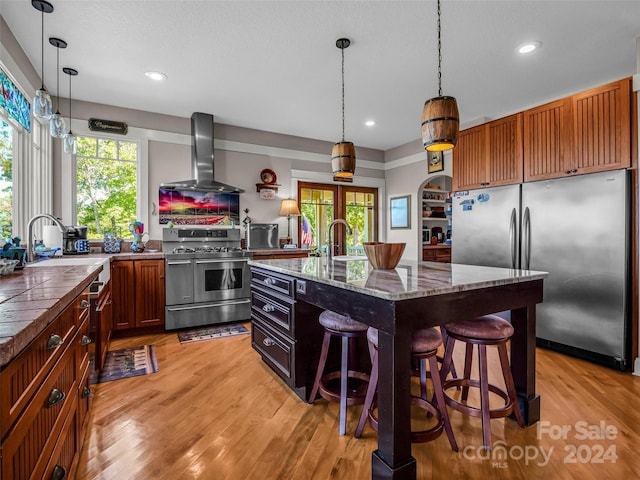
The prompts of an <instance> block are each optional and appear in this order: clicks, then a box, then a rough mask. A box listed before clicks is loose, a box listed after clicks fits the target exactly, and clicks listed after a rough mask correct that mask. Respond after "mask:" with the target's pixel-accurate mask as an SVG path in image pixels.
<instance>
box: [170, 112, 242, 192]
mask: <svg viewBox="0 0 640 480" xmlns="http://www.w3.org/2000/svg"><path fill="white" fill-rule="evenodd" d="M214 160H215V159H214V153H213V115H210V114H208V113H200V112H195V113H194V114H193V115H191V171H192V173H193V177H194V178H193V180H182V181H179V182H170V183H162V184H160V188H161V189H163V190H183V189H189V190H205V191H212V192H221V193H244V190H243V189H241V188H238V187H233V186H231V185H227V184H225V183H221V182H217V181H216V180H215V178H214V175H215V171H214Z"/></svg>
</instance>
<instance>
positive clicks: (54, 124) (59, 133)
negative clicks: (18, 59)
mask: <svg viewBox="0 0 640 480" xmlns="http://www.w3.org/2000/svg"><path fill="white" fill-rule="evenodd" d="M49 43H50V44H51V45H53V46H54V47H56V48H57V49H58V50H57V51H56V53H57V60H56V113H54V114H53V115H51V120H50V121H49V132H50V133H51V136H52V137H53V138H64V136H65V135H66V134H67V126H66V125H65V123H64V118H63V117H62V115H60V74H59V70H60V49H61V48H67V42H65V41H64V40H61V39H59V38H54V37H51V38H49Z"/></svg>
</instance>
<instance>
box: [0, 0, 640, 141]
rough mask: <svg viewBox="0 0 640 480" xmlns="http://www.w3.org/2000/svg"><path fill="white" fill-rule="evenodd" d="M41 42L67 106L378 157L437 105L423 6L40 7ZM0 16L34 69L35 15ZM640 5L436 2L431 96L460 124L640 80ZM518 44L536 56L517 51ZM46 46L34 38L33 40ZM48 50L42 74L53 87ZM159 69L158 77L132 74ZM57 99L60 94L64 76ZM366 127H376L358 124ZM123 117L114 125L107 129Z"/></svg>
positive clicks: (125, 0) (82, 1)
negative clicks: (205, 119)
mask: <svg viewBox="0 0 640 480" xmlns="http://www.w3.org/2000/svg"><path fill="white" fill-rule="evenodd" d="M51 3H52V4H53V5H54V8H55V11H54V12H53V13H52V14H49V15H45V23H44V31H45V39H47V38H48V37H49V36H57V37H59V38H62V39H63V40H65V41H67V42H68V44H69V47H68V48H67V49H66V50H62V51H61V52H60V64H61V65H60V66H61V67H63V66H69V67H73V68H76V69H77V70H78V71H79V72H80V75H79V76H78V77H75V78H74V80H73V85H72V87H73V90H72V92H73V98H78V99H81V100H86V101H91V102H98V103H104V104H109V105H117V106H122V107H128V108H133V109H138V110H145V111H150V112H159V113H164V114H169V115H177V116H180V117H189V116H190V115H191V113H192V112H194V111H202V112H206V113H212V114H214V115H215V117H216V122H218V123H225V124H229V125H238V126H242V127H248V128H255V129H260V130H266V131H272V132H278V133H286V134H291V135H298V136H302V137H310V138H316V139H321V140H327V141H332V142H335V141H338V140H340V139H341V122H342V119H341V112H340V109H341V103H340V102H341V100H340V95H341V86H340V75H341V74H340V61H341V60H340V50H339V49H338V48H336V46H335V41H336V39H338V38H340V37H348V38H350V39H351V41H352V43H351V46H350V47H349V48H348V49H347V50H345V84H346V85H345V97H346V99H345V103H346V107H345V108H346V112H345V116H346V139H347V140H350V141H353V142H354V143H355V144H356V145H357V146H364V147H370V148H376V149H382V150H386V149H389V148H392V147H395V146H398V145H402V144H404V143H407V142H410V141H414V140H416V139H419V138H420V116H421V113H422V105H423V104H424V101H425V100H426V99H428V98H430V97H433V96H436V95H437V93H438V87H437V50H436V45H437V44H436V35H437V33H436V32H437V30H436V25H437V23H436V15H435V13H436V2H435V0H428V1H427V0H425V1H374V0H369V1H313V0H310V1H301V0H289V1H242V0H237V1H221V0H212V1H186V0H183V1H168V0H146V1H142V0H137V1H136V0H107V1H104V0H92V1H87V0H51ZM0 14H1V15H2V16H3V17H4V19H5V21H6V22H7V24H8V25H9V28H10V29H11V31H12V32H13V34H14V36H15V37H16V38H17V40H18V42H19V43H20V45H21V46H22V48H23V49H24V51H25V52H26V54H27V56H28V57H29V59H30V60H31V62H32V64H33V65H34V66H35V68H36V70H37V71H38V72H39V71H40V13H39V12H38V11H36V10H35V9H34V8H33V7H32V6H31V2H30V1H27V0H2V1H1V2H0ZM638 35H640V1H637V0H636V1H613V0H611V1H565V0H553V1H551V0H549V1H544V0H542V1H541V0H537V1H530V0H511V1H497V0H493V1H481V0H468V1H464V0H443V1H442V54H443V94H445V95H453V96H455V97H457V99H458V105H459V109H460V118H461V122H462V123H463V124H465V123H470V122H474V121H477V120H478V119H481V118H498V117H501V116H504V115H507V114H509V113H513V112H516V111H519V110H523V109H525V108H527V107H530V106H533V105H537V104H541V103H544V102H546V101H548V100H552V99H555V98H559V97H562V96H565V95H568V94H570V93H574V92H577V91H581V90H585V89H587V88H590V87H594V86H597V85H601V84H604V83H607V82H609V81H611V80H617V79H619V78H622V77H625V76H630V75H633V74H635V73H636V72H637V70H638V69H637V66H636V40H635V37H636V36H638ZM529 40H538V41H541V42H542V43H543V47H542V49H541V50H539V51H537V52H535V53H533V54H531V55H529V56H526V57H524V56H519V55H518V54H516V52H515V48H516V47H517V46H518V45H520V44H521V43H523V42H525V41H529ZM45 42H46V40H45ZM55 69H56V55H55V48H54V47H52V46H51V45H49V43H48V42H46V44H45V80H46V84H47V87H48V89H49V90H50V91H51V92H53V93H55V91H56V85H55V73H54V72H55ZM149 70H157V71H161V72H163V73H165V74H166V75H167V77H168V78H167V80H166V81H165V82H164V83H162V84H158V83H154V82H152V81H151V80H149V79H147V78H146V77H145V75H144V73H145V72H146V71H149ZM62 76H63V77H64V78H61V80H60V82H61V87H60V90H61V95H62V96H64V97H66V96H67V94H68V77H67V76H66V75H64V74H62ZM368 119H373V120H375V121H376V125H375V127H374V128H369V127H366V126H365V125H364V122H365V120H368ZM114 120H120V119H114Z"/></svg>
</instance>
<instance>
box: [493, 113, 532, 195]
mask: <svg viewBox="0 0 640 480" xmlns="http://www.w3.org/2000/svg"><path fill="white" fill-rule="evenodd" d="M488 129H489V131H488V141H489V156H488V157H487V163H488V166H487V171H488V178H487V181H486V183H487V185H483V186H490V187H496V186H499V185H512V184H516V183H521V182H522V168H523V167H522V151H523V148H522V113H518V114H515V115H511V116H509V117H505V118H501V119H500V120H496V121H493V122H491V123H489V125H488Z"/></svg>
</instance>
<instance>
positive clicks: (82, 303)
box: [80, 298, 91, 309]
mask: <svg viewBox="0 0 640 480" xmlns="http://www.w3.org/2000/svg"><path fill="white" fill-rule="evenodd" d="M90 306H91V304H90V303H89V302H87V301H86V300H85V299H84V298H83V299H82V300H81V301H80V308H83V309H84V308H89V307H90Z"/></svg>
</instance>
